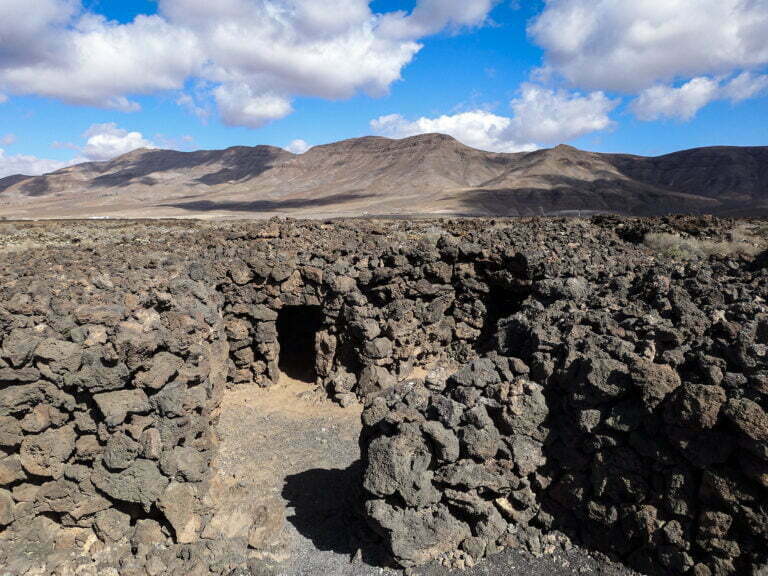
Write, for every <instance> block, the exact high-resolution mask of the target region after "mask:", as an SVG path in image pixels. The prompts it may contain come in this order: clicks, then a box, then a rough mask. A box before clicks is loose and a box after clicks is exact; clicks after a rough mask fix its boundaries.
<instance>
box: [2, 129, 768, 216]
mask: <svg viewBox="0 0 768 576" xmlns="http://www.w3.org/2000/svg"><path fill="white" fill-rule="evenodd" d="M578 211H581V212H615V213H623V214H635V215H655V214H666V213H670V212H689V213H710V214H719V215H765V214H768V147H766V148H734V147H717V148H702V149H694V150H687V151H683V152H678V153H674V154H669V155H666V156H659V157H655V158H646V157H640V156H630V155H618V154H598V153H592V152H585V151H582V150H578V149H576V148H572V147H570V146H558V147H556V148H552V149H548V150H538V151H535V152H530V153H516V154H500V153H492V152H484V151H481V150H476V149H473V148H470V147H468V146H464V145H463V144H461V143H459V142H457V141H456V140H454V139H453V138H451V137H450V136H445V135H442V134H426V135H422V136H415V137H412V138H405V139H402V140H390V139H387V138H380V137H365V138H357V139H352V140H345V141H342V142H336V143H333V144H327V145H323V146H316V147H314V148H312V149H310V150H309V151H307V152H306V153H304V154H301V155H296V154H292V153H290V152H288V151H286V150H283V149H281V148H276V147H271V146H256V147H243V146H238V147H233V148H228V149H226V150H211V151H197V152H178V151H173V150H157V149H141V150H136V151H134V152H131V153H129V154H126V155H124V156H120V157H119V158H116V159H114V160H111V161H108V162H91V163H85V164H80V165H77V166H72V167H69V168H64V169H62V170H59V171H57V172H53V173H51V174H47V175H44V176H38V177H25V176H20V175H16V176H9V177H7V178H3V179H0V216H4V217H7V218H55V217H107V216H113V217H116V216H124V217H157V216H177V217H178V216H201V217H212V218H215V217H232V216H251V215H258V214H266V215H274V214H292V215H305V216H331V215H342V216H343V215H360V214H403V215H407V214H472V215H508V216H515V215H537V214H567V213H570V212H578Z"/></svg>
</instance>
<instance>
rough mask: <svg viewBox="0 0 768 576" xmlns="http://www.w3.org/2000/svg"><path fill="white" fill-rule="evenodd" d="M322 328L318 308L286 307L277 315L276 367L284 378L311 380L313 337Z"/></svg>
mask: <svg viewBox="0 0 768 576" xmlns="http://www.w3.org/2000/svg"><path fill="white" fill-rule="evenodd" d="M322 325H323V310H322V308H321V307H320V306H286V307H284V308H283V309H281V310H280V312H278V315H277V339H278V342H279V343H280V358H279V361H278V367H279V368H280V370H281V371H282V372H283V373H284V374H285V375H286V376H288V377H290V378H294V379H296V380H301V381H303V382H314V381H315V379H316V377H317V371H316V369H315V336H316V335H317V332H318V331H319V330H320V328H321V327H322Z"/></svg>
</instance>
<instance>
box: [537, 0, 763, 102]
mask: <svg viewBox="0 0 768 576" xmlns="http://www.w3.org/2000/svg"><path fill="white" fill-rule="evenodd" d="M529 32H530V34H531V36H532V37H533V39H534V40H535V41H536V42H537V43H538V44H539V45H540V46H541V47H542V48H544V50H545V60H546V66H547V67H548V68H549V70H550V71H552V72H555V73H558V74H560V75H562V76H564V77H565V78H566V79H567V80H569V81H570V82H571V83H572V84H574V85H575V86H578V87H581V88H584V89H589V90H610V91H618V92H625V93H635V92H638V91H641V90H644V89H646V88H649V87H652V86H655V85H657V84H670V83H673V82H675V81H680V80H689V79H691V78H696V77H704V76H719V75H727V74H732V73H734V72H739V71H745V70H753V69H756V68H759V67H762V66H765V65H766V64H768V42H766V38H768V3H767V2H765V0H639V1H636V2H626V1H624V0H597V1H595V0H547V2H546V8H545V10H544V11H543V13H542V14H541V15H539V17H538V18H537V19H536V20H535V21H534V22H533V23H532V24H531V26H530V27H529ZM699 89H700V88H699Z"/></svg>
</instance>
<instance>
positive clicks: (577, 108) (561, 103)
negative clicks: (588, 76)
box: [511, 84, 618, 144]
mask: <svg viewBox="0 0 768 576" xmlns="http://www.w3.org/2000/svg"><path fill="white" fill-rule="evenodd" d="M617 104H618V102H617V101H615V100H611V99H610V98H608V97H607V96H606V95H605V94H603V93H602V92H593V93H591V94H587V95H582V94H578V93H575V94H572V93H568V92H566V91H565V90H557V91H556V90H550V89H546V88H542V87H540V86H536V85H534V84H525V85H523V88H522V91H521V95H520V97H518V98H516V99H514V100H513V101H512V103H511V106H512V110H513V111H514V113H515V116H514V120H513V126H512V128H513V131H514V133H515V135H516V137H517V138H518V139H520V140H531V141H533V142H538V143H541V144H558V143H560V142H566V141H568V140H573V139H574V138H578V137H579V136H584V135H585V134H589V133H590V132H598V131H600V130H606V129H608V128H611V127H612V126H613V124H614V123H613V121H612V120H611V118H610V116H609V115H610V113H611V111H612V110H613V109H614V108H615V107H616V106H617Z"/></svg>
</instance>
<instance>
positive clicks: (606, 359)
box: [0, 218, 768, 576]
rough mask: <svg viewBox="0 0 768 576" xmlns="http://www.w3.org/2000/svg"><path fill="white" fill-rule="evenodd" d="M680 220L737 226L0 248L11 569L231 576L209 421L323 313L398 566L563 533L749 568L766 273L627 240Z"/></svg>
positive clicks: (460, 228)
mask: <svg viewBox="0 0 768 576" xmlns="http://www.w3.org/2000/svg"><path fill="white" fill-rule="evenodd" d="M682 224H685V225H686V226H687V227H688V228H687V229H689V231H693V232H695V231H696V230H699V231H701V230H705V229H706V230H715V231H716V230H722V229H723V227H724V226H726V224H724V223H722V222H720V221H717V220H708V221H707V222H704V224H702V223H700V222H699V223H696V222H693V223H692V222H690V221H682V222H679V221H675V220H667V221H654V222H653V223H649V222H647V221H636V220H635V221H633V220H628V221H619V220H612V219H603V218H596V219H593V220H592V221H581V220H577V221H566V220H538V219H533V220H530V221H522V220H516V221H510V222H507V221H499V222H496V221H465V220H453V221H437V220H435V221H422V222H419V221H394V222H384V221H382V222H375V221H374V222H369V221H351V222H343V221H340V222H333V223H321V222H293V221H279V220H272V221H269V222H264V223H233V224H216V225H205V226H204V225H201V224H195V225H192V224H185V225H184V226H180V225H178V224H176V225H174V226H167V227H159V228H158V227H153V226H154V225H142V226H146V230H148V231H150V232H148V233H147V235H146V236H142V232H141V231H142V230H144V228H142V227H136V228H135V229H132V230H131V232H130V234H128V235H125V234H124V235H123V236H122V239H120V237H119V234H118V233H117V232H114V231H112V230H110V229H108V230H107V231H106V232H102V231H101V228H100V227H101V226H105V227H109V226H113V225H111V224H109V223H106V224H92V225H89V226H88V227H83V228H77V230H80V232H79V233H78V234H81V233H82V234H84V235H85V236H87V234H90V233H91V232H90V231H91V230H96V231H97V233H94V234H95V236H96V237H97V240H94V241H93V242H91V240H88V239H87V238H86V241H85V242H84V241H83V238H82V237H80V235H71V234H70V233H69V232H67V235H65V234H61V235H59V236H57V235H56V234H51V236H47V237H46V242H50V241H51V238H53V239H55V240H56V242H57V243H56V244H55V245H53V246H51V245H46V248H45V249H43V250H41V251H40V252H38V253H34V254H33V253H31V252H29V251H26V252H25V251H19V252H13V253H3V254H2V256H3V259H0V280H2V282H1V283H0V566H3V567H4V568H7V569H8V570H10V571H11V573H20V574H21V573H25V572H26V571H28V570H32V569H35V568H36V567H37V565H36V564H35V562H38V561H40V559H41V558H43V559H44V560H45V565H46V566H47V567H48V568H47V569H49V568H51V567H52V566H57V565H61V566H65V565H66V566H71V565H72V562H73V560H72V550H75V549H76V550H80V551H81V552H82V554H83V556H82V557H81V560H82V558H86V559H90V560H94V566H96V565H97V564H98V561H100V560H102V561H103V563H102V564H99V565H98V566H103V565H107V564H108V565H110V566H112V565H113V564H115V565H117V566H119V573H120V574H133V573H136V574H141V575H143V574H145V573H150V574H152V573H153V572H154V573H158V574H159V573H172V574H180V575H181V574H196V573H200V574H207V573H209V572H211V573H214V574H225V573H228V572H227V570H230V569H231V568H232V566H231V565H230V564H231V563H232V562H235V561H234V560H232V558H233V557H234V556H233V555H232V554H230V553H229V551H228V549H227V547H226V544H225V543H222V542H218V541H216V540H215V539H214V538H208V537H206V536H205V534H207V533H208V534H210V533H212V531H211V530H209V531H208V532H207V533H206V531H205V529H206V527H207V526H208V525H209V524H210V522H209V520H210V510H208V498H207V497H206V494H207V490H208V486H207V482H208V480H209V476H210V465H211V461H212V457H213V455H214V453H215V449H216V438H215V433H214V424H215V421H216V408H217V406H218V405H219V402H220V399H221V396H222V393H223V391H224V389H225V387H226V386H227V385H230V386H232V385H250V384H255V385H261V386H269V385H271V384H273V383H274V382H275V381H276V380H277V379H278V377H279V362H280V357H281V353H283V352H284V351H281V349H280V341H281V335H280V334H279V331H278V322H277V321H278V318H279V315H280V314H281V311H282V310H283V309H284V308H285V307H286V306H314V307H319V310H320V311H321V315H322V320H321V322H320V326H319V327H318V331H317V334H316V339H315V344H314V357H315V358H314V362H315V366H314V368H315V370H314V372H315V376H316V381H317V384H318V385H319V386H322V387H323V388H325V389H326V390H327V392H328V393H329V394H330V395H331V397H333V398H334V399H335V400H336V401H338V402H340V403H342V404H349V403H352V402H357V401H358V400H360V401H362V402H364V403H365V405H366V410H365V413H364V424H365V430H364V433H363V436H362V437H361V447H362V451H363V455H364V465H365V477H364V478H363V479H361V480H362V482H363V483H364V486H365V489H366V490H367V494H368V496H367V498H368V502H367V516H368V518H369V519H370V521H371V524H372V526H373V527H374V528H375V529H376V530H377V531H378V532H379V534H380V535H381V536H382V537H383V538H384V540H385V541H386V542H387V544H388V546H389V548H390V550H391V552H392V554H393V556H394V558H395V559H396V560H397V561H398V562H399V563H400V564H401V565H404V566H409V565H416V564H421V563H423V562H426V561H428V560H430V559H433V558H437V557H443V558H448V559H451V561H452V562H454V564H455V565H457V566H461V565H462V564H463V565H466V564H468V563H472V562H475V561H476V560H477V559H479V558H481V557H483V556H485V555H489V554H492V553H494V552H496V551H498V550H500V549H501V548H502V547H505V546H524V547H526V548H528V549H529V550H531V551H533V552H536V553H540V552H542V551H546V550H548V549H550V548H551V547H552V546H557V545H567V543H568V542H569V541H570V540H574V541H578V542H581V543H583V544H585V545H587V546H589V547H591V548H593V549H596V550H601V551H603V552H606V553H609V554H612V555H614V556H616V557H618V558H620V559H622V560H623V561H625V562H627V563H629V564H631V565H633V566H635V567H638V568H640V569H642V570H644V571H647V572H659V573H665V574H667V573H694V574H697V575H700V576H706V575H708V574H733V573H748V572H747V571H748V570H751V569H753V568H755V567H756V566H758V565H760V563H762V562H763V561H764V560H765V559H764V557H763V554H764V552H763V551H764V550H765V549H766V547H767V545H768V542H767V541H766V540H767V536H766V533H767V531H768V520H767V519H766V518H767V515H768V511H767V510H766V504H765V502H766V490H767V489H768V480H766V478H768V453H766V445H768V432H767V431H768V422H766V409H767V408H768V401H767V400H766V395H768V367H767V365H766V347H767V346H768V315H767V314H768V310H767V309H766V300H768V272H766V269H765V267H764V265H761V264H760V262H762V260H760V259H759V258H758V259H757V260H755V261H754V262H748V261H745V260H741V259H736V258H729V257H722V258H713V259H711V260H709V261H707V260H704V261H697V262H690V263H681V262H677V261H673V260H668V259H664V258H658V256H657V255H655V254H652V253H650V252H649V251H647V250H645V249H644V248H643V247H642V246H639V245H638V244H637V242H638V238H639V239H642V233H643V231H645V230H647V229H649V228H648V227H649V226H650V227H651V228H652V229H655V230H679V229H681V225H682ZM61 226H62V228H64V229H66V226H67V225H65V224H62V225H61ZM114 226H119V225H114ZM158 230H159V231H161V232H162V234H158V233H157V231H158ZM83 231H85V232H83ZM150 233H151V234H150ZM82 234H81V235H82ZM100 234H103V236H99V235H100ZM115 235H117V236H118V238H114V236H115ZM61 237H64V238H66V239H67V240H68V241H71V242H73V243H75V246H74V247H71V246H66V245H64V243H62V242H61ZM283 336H284V335H283ZM607 535H610V536H607ZM617 536H618V537H617ZM83 561H84V560H83ZM110 562H112V563H111V564H110ZM104 563H106V564H104ZM115 570H117V568H115ZM61 573H68V572H66V571H65V570H62V572H61ZM72 573H74V569H72ZM80 573H87V572H85V571H84V570H83V569H81V570H80ZM92 573H94V574H96V573H98V574H101V573H104V570H103V568H93V571H92Z"/></svg>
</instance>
